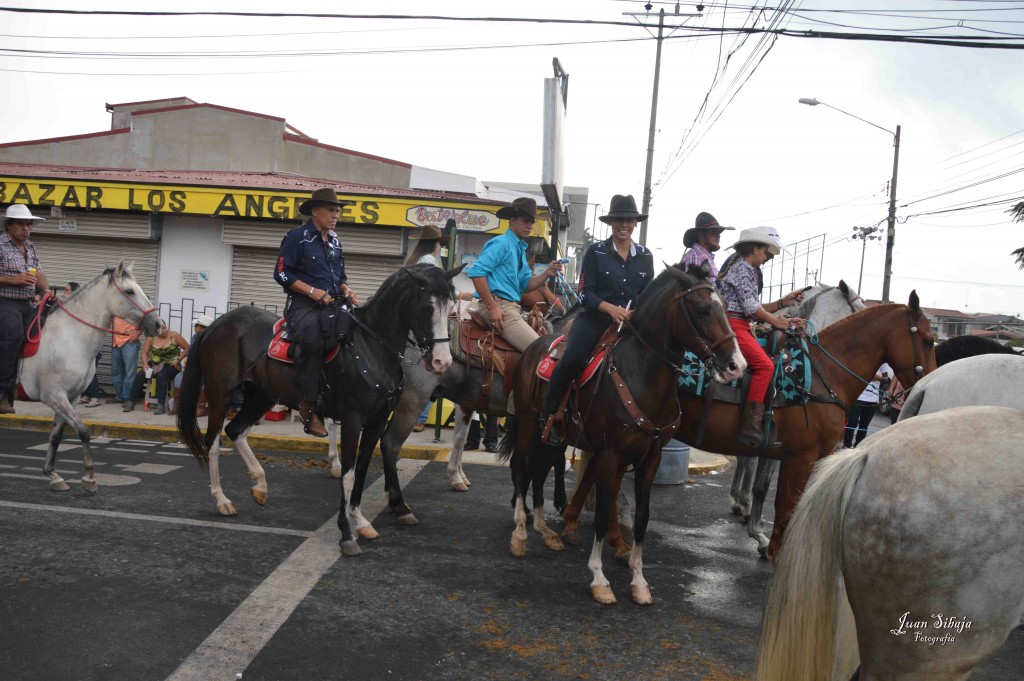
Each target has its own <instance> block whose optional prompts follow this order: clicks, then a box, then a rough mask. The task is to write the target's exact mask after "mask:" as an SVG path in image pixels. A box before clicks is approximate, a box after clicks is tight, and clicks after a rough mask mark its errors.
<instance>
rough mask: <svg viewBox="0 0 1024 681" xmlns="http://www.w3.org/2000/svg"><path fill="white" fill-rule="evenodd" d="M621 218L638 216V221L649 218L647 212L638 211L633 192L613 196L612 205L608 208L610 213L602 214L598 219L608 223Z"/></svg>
mask: <svg viewBox="0 0 1024 681" xmlns="http://www.w3.org/2000/svg"><path fill="white" fill-rule="evenodd" d="M621 218H636V219H637V222H643V221H644V220H646V219H647V215H646V214H645V213H638V212H637V210H636V201H635V200H634V199H633V195H632V194H629V195H627V196H623V195H622V194H616V195H615V196H613V197H612V203H611V207H610V208H609V209H608V215H602V216H600V217H598V218H597V219H598V220H600V221H601V222H604V223H606V224H607V223H610V222H611V221H612V220H616V219H621Z"/></svg>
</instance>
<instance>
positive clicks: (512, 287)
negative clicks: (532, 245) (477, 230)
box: [466, 229, 531, 303]
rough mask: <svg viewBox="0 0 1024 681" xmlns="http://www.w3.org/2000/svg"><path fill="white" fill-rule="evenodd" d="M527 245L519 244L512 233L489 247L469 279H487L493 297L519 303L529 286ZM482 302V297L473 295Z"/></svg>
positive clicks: (470, 273) (507, 233)
mask: <svg viewBox="0 0 1024 681" xmlns="http://www.w3.org/2000/svg"><path fill="white" fill-rule="evenodd" d="M526 245H527V244H526V242H525V241H520V239H519V237H517V236H516V235H515V232H513V231H512V230H511V229H510V230H508V231H507V232H505V233H504V234H502V235H501V236H496V237H494V238H493V239H491V240H490V241H488V242H487V243H486V244H484V250H483V252H481V253H480V257H479V258H477V260H476V262H475V263H473V266H472V267H470V268H469V270H468V271H467V272H466V276H467V277H470V278H473V277H487V286H488V287H489V288H490V289H491V294H492V295H495V296H497V297H498V298H504V299H505V300H511V301H514V302H517V303H518V302H519V299H520V298H522V297H523V294H524V293H525V292H526V287H527V286H529V284H530V274H531V272H530V263H529V262H527V260H526ZM473 295H474V297H475V298H479V297H480V295H479V294H473Z"/></svg>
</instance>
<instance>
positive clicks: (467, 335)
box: [448, 308, 522, 395]
mask: <svg viewBox="0 0 1024 681" xmlns="http://www.w3.org/2000/svg"><path fill="white" fill-rule="evenodd" d="M468 313H469V319H458V318H455V317H453V318H451V319H449V320H448V325H449V334H448V335H449V336H450V337H452V338H455V337H456V336H457V337H458V339H459V342H458V343H455V344H453V345H454V347H453V349H454V350H455V358H456V359H458V360H459V361H461V362H464V363H465V364H466V366H472V367H480V368H481V369H482V370H483V371H484V372H487V371H491V370H495V369H496V370H497V371H498V373H500V374H501V375H502V378H504V377H505V376H510V375H511V372H512V371H513V370H514V369H515V368H516V364H518V363H519V358H520V357H522V353H521V352H519V350H517V349H516V347H515V346H514V345H512V344H511V343H509V342H508V341H507V340H505V339H504V338H502V337H501V336H499V335H498V334H497V333H495V332H494V330H493V328H491V325H490V324H489V323H488V322H487V320H485V319H484V318H483V317H482V316H481V315H480V312H479V311H478V310H475V309H473V308H470V309H469V310H468ZM502 384H503V385H504V389H505V394H506V395H508V394H509V393H510V392H511V390H512V382H511V381H504V380H503V381H502Z"/></svg>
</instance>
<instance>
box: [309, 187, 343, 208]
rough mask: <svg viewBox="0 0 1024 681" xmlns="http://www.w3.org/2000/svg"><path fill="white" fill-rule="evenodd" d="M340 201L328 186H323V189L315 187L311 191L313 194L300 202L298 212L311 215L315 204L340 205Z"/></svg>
mask: <svg viewBox="0 0 1024 681" xmlns="http://www.w3.org/2000/svg"><path fill="white" fill-rule="evenodd" d="M340 205H341V201H339V200H338V195H337V194H336V193H335V192H334V190H333V189H331V188H330V187H324V188H323V189H317V190H316V191H315V192H313V196H312V197H310V198H308V199H306V200H305V201H303V202H302V205H300V206H299V212H300V213H303V214H305V215H312V210H313V209H314V208H316V207H317V206H340Z"/></svg>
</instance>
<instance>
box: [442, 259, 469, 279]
mask: <svg viewBox="0 0 1024 681" xmlns="http://www.w3.org/2000/svg"><path fill="white" fill-rule="evenodd" d="M464 269H466V263H462V264H461V265H459V266H458V267H456V268H455V269H451V270H445V273H444V278H445V279H447V280H448V281H451V280H452V279H454V278H455V277H457V276H459V273H461V272H462V270H464Z"/></svg>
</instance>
